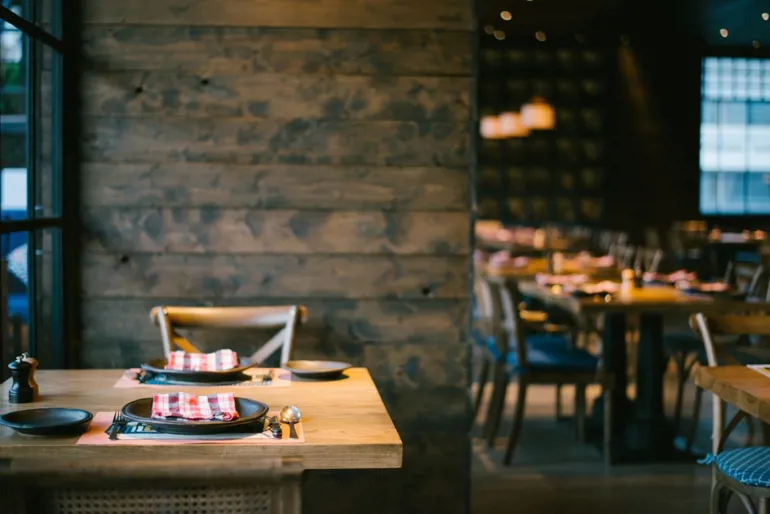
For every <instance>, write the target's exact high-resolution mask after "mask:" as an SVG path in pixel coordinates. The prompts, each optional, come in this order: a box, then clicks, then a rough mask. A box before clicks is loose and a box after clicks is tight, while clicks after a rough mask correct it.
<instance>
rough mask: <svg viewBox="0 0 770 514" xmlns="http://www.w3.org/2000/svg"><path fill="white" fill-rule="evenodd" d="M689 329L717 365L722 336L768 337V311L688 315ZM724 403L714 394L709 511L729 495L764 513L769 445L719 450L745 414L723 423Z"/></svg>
mask: <svg viewBox="0 0 770 514" xmlns="http://www.w3.org/2000/svg"><path fill="white" fill-rule="evenodd" d="M692 324H693V329H694V330H695V331H696V332H697V333H698V334H699V335H700V337H701V339H702V340H703V346H704V349H705V353H706V357H707V363H708V365H709V366H718V365H719V363H720V362H721V361H722V358H723V354H724V353H725V345H724V343H723V342H722V339H720V338H722V337H726V336H727V337H730V336H748V335H759V336H770V316H768V313H766V312H761V313H750V314H730V315H723V316H706V315H704V314H696V315H695V316H693V318H692ZM724 413H725V404H724V402H723V401H721V400H720V399H719V398H717V397H716V396H715V397H714V401H713V405H712V423H713V425H712V427H713V428H712V449H711V450H712V454H711V455H709V457H708V458H707V459H706V462H707V463H709V464H711V467H712V486H711V509H710V512H711V514H726V512H727V507H728V503H729V501H730V499H731V497H732V496H736V497H738V498H739V499H740V501H741V503H742V504H743V506H744V507H745V508H746V510H747V511H748V512H749V513H750V514H757V513H759V514H766V513H767V512H768V505H769V504H768V498H770V447H767V446H752V447H747V448H738V449H733V450H726V451H723V449H724V445H725V442H726V441H727V439H728V437H729V436H730V433H731V432H732V431H733V430H734V429H735V428H736V427H737V426H738V424H739V423H740V422H741V421H743V420H744V419H750V418H748V414H747V413H745V412H743V411H741V410H739V411H738V412H737V413H736V414H735V416H734V417H733V418H732V420H731V421H730V422H729V423H728V424H727V425H726V426H725V424H724V419H725V416H724Z"/></svg>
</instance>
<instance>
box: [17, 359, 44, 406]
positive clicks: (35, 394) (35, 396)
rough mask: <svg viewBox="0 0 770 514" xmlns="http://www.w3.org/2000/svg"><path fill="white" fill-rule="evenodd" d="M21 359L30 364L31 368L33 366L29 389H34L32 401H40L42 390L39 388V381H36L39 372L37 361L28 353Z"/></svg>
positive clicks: (30, 372)
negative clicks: (36, 374)
mask: <svg viewBox="0 0 770 514" xmlns="http://www.w3.org/2000/svg"><path fill="white" fill-rule="evenodd" d="M21 358H22V359H23V360H24V362H28V363H29V365H30V366H32V369H30V370H29V387H31V388H32V391H33V393H32V398H33V400H32V401H35V402H36V401H38V399H40V388H39V387H38V386H37V381H36V380H35V372H36V371H37V365H38V362H37V359H36V358H34V357H31V356H30V355H29V354H28V353H27V352H24V353H22V354H21Z"/></svg>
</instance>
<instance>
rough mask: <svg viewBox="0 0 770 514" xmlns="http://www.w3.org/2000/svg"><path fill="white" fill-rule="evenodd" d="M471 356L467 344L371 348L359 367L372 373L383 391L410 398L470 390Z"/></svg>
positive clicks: (400, 345)
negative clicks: (455, 388)
mask: <svg viewBox="0 0 770 514" xmlns="http://www.w3.org/2000/svg"><path fill="white" fill-rule="evenodd" d="M468 355H469V346H468V345H467V344H465V345H446V344H444V343H436V344H399V345H368V346H366V347H365V348H364V352H363V356H362V358H361V360H360V361H359V362H360V364H358V365H360V366H365V367H366V368H367V369H368V370H369V373H371V374H372V378H374V382H375V383H376V384H377V386H378V387H379V388H380V390H392V391H395V392H399V393H401V394H408V392H410V391H418V390H419V391H422V390H424V389H425V388H431V387H443V386H447V385H454V386H458V387H468V386H469V384H470V381H469V377H468V371H469V370H468V366H467V362H468Z"/></svg>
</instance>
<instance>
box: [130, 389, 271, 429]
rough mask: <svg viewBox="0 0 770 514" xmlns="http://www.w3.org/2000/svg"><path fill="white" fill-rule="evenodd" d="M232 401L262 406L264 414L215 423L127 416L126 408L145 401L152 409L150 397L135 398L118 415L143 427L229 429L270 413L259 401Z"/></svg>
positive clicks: (239, 397)
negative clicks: (152, 425)
mask: <svg viewBox="0 0 770 514" xmlns="http://www.w3.org/2000/svg"><path fill="white" fill-rule="evenodd" d="M234 399H236V400H237V399H240V400H246V401H249V402H254V403H258V404H260V405H262V407H264V412H263V413H261V414H257V415H254V414H251V415H249V416H248V417H240V413H238V414H239V417H238V419H232V420H230V421H222V420H215V421H207V420H196V421H177V420H174V419H157V418H152V417H150V418H140V417H139V416H135V415H133V414H129V413H127V412H126V407H128V406H129V405H131V404H134V403H137V402H141V401H147V400H149V402H150V409H152V397H151V396H150V397H144V398H137V399H135V400H131V401H130V402H128V403H126V404H125V405H123V406H122V407H121V408H120V413H121V414H123V415H124V416H125V417H126V418H128V419H129V420H131V421H135V422H137V423H143V424H145V425H151V424H152V423H159V424H170V425H171V426H179V427H190V426H194V427H222V426H224V427H231V426H237V425H238V424H248V423H253V422H254V421H256V420H257V419H259V418H260V417H262V416H267V414H268V413H269V412H270V407H269V406H268V405H267V404H266V403H265V402H261V401H259V400H254V399H252V398H244V397H242V396H234Z"/></svg>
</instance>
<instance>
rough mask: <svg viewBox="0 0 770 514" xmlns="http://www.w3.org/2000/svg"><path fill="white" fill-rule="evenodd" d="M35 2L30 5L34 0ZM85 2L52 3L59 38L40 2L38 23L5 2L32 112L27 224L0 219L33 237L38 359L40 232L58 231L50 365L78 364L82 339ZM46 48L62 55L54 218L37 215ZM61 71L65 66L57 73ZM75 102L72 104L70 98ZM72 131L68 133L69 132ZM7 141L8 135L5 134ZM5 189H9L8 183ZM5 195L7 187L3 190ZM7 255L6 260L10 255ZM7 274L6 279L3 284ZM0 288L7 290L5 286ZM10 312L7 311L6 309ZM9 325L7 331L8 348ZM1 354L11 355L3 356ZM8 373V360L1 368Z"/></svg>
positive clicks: (3, 226)
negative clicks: (46, 24) (44, 23)
mask: <svg viewBox="0 0 770 514" xmlns="http://www.w3.org/2000/svg"><path fill="white" fill-rule="evenodd" d="M28 1H30V0H28ZM78 4H79V2H75V3H74V4H73V5H67V8H66V9H64V8H63V7H64V2H63V0H52V3H51V21H52V23H53V25H55V26H56V27H57V28H56V29H55V30H54V32H56V33H57V35H54V34H52V33H50V32H48V31H46V30H45V29H43V28H42V27H40V26H38V25H36V24H35V22H34V21H32V20H36V19H37V16H36V9H37V6H36V2H35V0H31V3H30V5H31V6H32V8H31V10H32V12H31V13H30V14H31V16H30V17H29V18H30V19H27V18H26V17H24V16H21V15H18V14H16V13H15V12H13V11H12V10H11V9H9V8H8V7H6V6H5V5H2V4H0V20H1V21H3V22H6V23H8V24H10V25H12V26H13V27H14V28H15V29H16V30H19V31H20V32H21V34H22V35H23V36H22V37H25V39H26V41H27V42H28V43H25V52H26V58H27V70H26V73H27V84H25V86H24V87H25V88H26V90H27V112H26V114H25V116H26V120H25V124H26V141H27V148H26V153H27V165H26V169H27V216H26V219H16V220H4V219H0V236H2V235H5V234H10V233H13V232H24V233H26V234H27V236H28V263H29V264H28V273H29V276H28V284H27V290H28V295H29V320H28V325H29V327H28V330H29V335H28V339H29V349H30V352H31V353H32V354H33V355H34V354H35V352H36V351H37V348H36V340H35V336H36V333H35V332H36V331H35V328H36V325H37V322H38V312H37V310H38V305H39V299H38V298H37V294H38V291H39V290H38V287H37V280H38V277H37V272H38V270H37V268H38V266H37V265H35V264H34V259H35V258H36V250H37V241H38V238H39V236H40V234H43V233H44V232H45V231H46V230H47V229H53V238H54V239H53V247H54V248H55V249H56V252H57V253H56V254H55V256H54V259H52V262H51V265H52V267H53V269H52V270H51V273H53V290H52V302H53V306H52V309H51V319H50V322H51V324H52V327H51V344H52V348H51V362H50V363H48V365H49V366H50V367H54V368H68V367H73V366H76V365H77V363H78V359H77V353H76V351H77V347H78V345H77V344H76V341H77V340H78V336H79V301H80V299H79V294H78V292H79V288H80V280H79V265H78V263H79V248H78V244H77V243H78V241H79V235H78V233H79V222H80V220H79V210H78V206H79V180H78V179H79V168H78V165H79V160H80V155H79V140H80V137H79V134H80V122H79V108H80V88H79V74H80V73H79V70H78V69H77V67H76V64H77V55H78V49H79V47H80V22H79V20H80V10H79V9H80V7H79V5H78ZM45 47H48V48H50V49H51V51H53V52H55V53H56V54H57V55H58V57H57V59H55V61H54V65H53V66H54V69H53V73H52V78H51V81H52V83H51V87H52V90H53V91H54V93H53V96H52V104H51V106H52V110H51V119H52V126H53V127H54V128H52V131H51V143H50V144H51V154H52V160H53V162H52V164H51V174H52V180H51V192H50V194H51V202H52V206H53V212H52V213H49V214H50V215H48V216H38V215H37V213H36V212H35V209H36V204H37V203H38V202H37V197H38V191H37V181H38V179H39V178H40V176H41V175H40V174H41V171H40V169H39V164H38V158H37V150H38V148H37V142H38V127H37V125H38V118H37V115H38V111H37V109H38V108H39V103H40V101H39V98H38V97H39V91H40V88H41V84H40V73H39V69H40V67H39V62H40V59H41V58H42V55H43V51H44V49H45ZM57 68H58V69H57ZM65 98H66V99H67V101H64V99H65ZM65 127H66V130H65ZM0 137H1V135H0ZM0 187H2V185H1V184H0ZM0 193H1V190H0ZM3 257H4V256H3ZM4 280H5V277H3V276H0V282H1V281H4ZM0 285H2V284H1V283H0ZM6 309H7V307H6V306H3V310H6ZM6 330H7V329H6V328H5V327H3V328H2V330H0V338H2V340H0V349H1V348H2V347H3V346H4V344H3V343H4V342H5V341H4V340H5V336H6V335H7V332H6ZM0 355H4V353H1V352H0ZM0 367H1V368H2V371H3V372H4V371H5V369H4V368H5V367H6V366H5V363H0Z"/></svg>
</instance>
